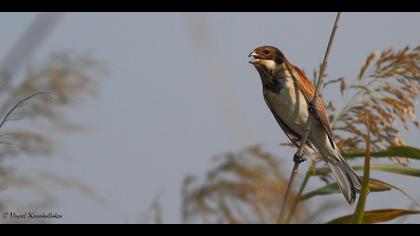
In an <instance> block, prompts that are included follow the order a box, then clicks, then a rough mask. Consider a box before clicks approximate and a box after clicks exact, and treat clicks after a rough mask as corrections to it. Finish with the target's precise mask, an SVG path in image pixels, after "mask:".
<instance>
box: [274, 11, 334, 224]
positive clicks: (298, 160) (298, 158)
mask: <svg viewBox="0 0 420 236" xmlns="http://www.w3.org/2000/svg"><path fill="white" fill-rule="evenodd" d="M340 15H341V12H337V16H336V18H335V22H334V26H333V29H332V31H331V35H330V38H329V40H328V46H327V50H326V51H325V55H324V60H323V62H322V66H321V69H320V72H319V74H318V80H317V84H316V89H315V94H314V96H313V98H312V101H311V103H312V104H314V103H315V102H316V99H317V98H318V94H319V89H320V87H321V84H322V82H323V77H324V73H325V69H326V67H327V61H328V56H329V54H330V49H331V46H332V43H333V41H334V37H335V32H336V30H337V27H338V22H339V20H340ZM312 117H313V116H308V120H307V121H306V125H305V133H304V135H303V137H302V140H301V143H300V146H299V148H298V150H297V151H296V153H295V155H294V158H293V161H294V163H295V164H294V166H293V170H292V174H291V176H290V179H289V184H288V185H287V190H286V194H285V195H284V199H283V203H282V207H281V210H280V214H279V217H278V219H277V223H279V224H280V223H282V222H283V216H284V211H285V206H286V203H287V198H288V196H289V192H290V189H291V186H292V185H293V181H294V179H295V177H296V174H297V173H298V171H299V165H300V163H301V162H302V156H303V149H304V146H305V144H306V140H307V139H308V136H309V131H310V127H311V123H312Z"/></svg>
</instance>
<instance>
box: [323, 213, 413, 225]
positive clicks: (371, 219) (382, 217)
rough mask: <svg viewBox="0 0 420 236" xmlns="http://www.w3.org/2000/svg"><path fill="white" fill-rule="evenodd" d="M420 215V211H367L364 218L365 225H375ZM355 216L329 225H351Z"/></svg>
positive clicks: (340, 219)
mask: <svg viewBox="0 0 420 236" xmlns="http://www.w3.org/2000/svg"><path fill="white" fill-rule="evenodd" d="M414 214H420V211H415V210H404V209H381V210H374V211H365V212H364V216H363V221H362V223H363V224H374V223H380V222H386V221H390V220H393V219H395V218H398V217H401V216H405V215H414ZM352 217H353V215H347V216H343V217H340V218H337V219H334V220H332V221H330V222H328V224H349V223H350V222H351V219H352Z"/></svg>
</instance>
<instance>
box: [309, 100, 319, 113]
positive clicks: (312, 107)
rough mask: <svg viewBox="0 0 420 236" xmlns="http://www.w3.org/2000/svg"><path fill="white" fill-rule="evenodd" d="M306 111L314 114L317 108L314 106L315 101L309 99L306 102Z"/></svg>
mask: <svg viewBox="0 0 420 236" xmlns="http://www.w3.org/2000/svg"><path fill="white" fill-rule="evenodd" d="M308 111H309V113H310V114H316V113H317V112H318V108H317V107H316V103H315V101H310V102H309V104H308Z"/></svg>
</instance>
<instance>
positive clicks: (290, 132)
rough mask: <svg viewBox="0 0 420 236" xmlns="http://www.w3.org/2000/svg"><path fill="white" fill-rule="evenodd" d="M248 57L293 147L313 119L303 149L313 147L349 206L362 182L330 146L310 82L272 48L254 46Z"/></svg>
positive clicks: (324, 116) (327, 125)
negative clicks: (326, 164) (325, 163)
mask: <svg viewBox="0 0 420 236" xmlns="http://www.w3.org/2000/svg"><path fill="white" fill-rule="evenodd" d="M248 57H250V58H251V59H250V61H249V63H251V64H253V65H254V66H255V68H256V69H257V71H258V73H259V75H260V77H261V82H262V88H263V95H264V100H265V102H266V104H267V106H268V108H269V109H270V110H271V112H272V113H273V115H274V117H275V119H276V120H277V122H278V124H279V125H280V127H281V129H282V130H283V131H284V132H285V133H286V135H287V137H288V138H289V139H290V140H291V142H292V143H293V144H294V145H296V146H300V142H301V137H302V136H303V135H304V133H305V124H306V121H307V119H308V116H309V115H310V116H313V117H312V118H313V119H312V120H313V122H312V123H311V127H310V132H309V136H308V140H307V142H306V145H305V149H306V150H314V149H313V147H314V146H315V148H316V150H318V151H319V153H320V154H321V156H322V158H323V159H324V160H325V161H326V162H327V163H328V165H329V167H330V169H331V171H332V173H333V175H334V176H335V178H336V180H337V183H338V186H339V187H340V189H341V191H342V193H343V195H344V197H345V198H346V200H347V201H348V202H349V203H350V204H353V203H354V201H355V199H356V192H360V188H361V182H362V179H361V177H360V176H359V175H358V174H357V173H356V172H355V171H354V170H353V169H352V168H351V167H350V165H349V163H348V162H347V161H346V160H345V159H344V158H343V157H342V155H341V154H340V150H339V149H338V147H337V145H336V144H335V143H334V140H333V135H332V132H331V128H330V123H329V121H328V116H327V113H326V111H325V108H324V104H323V101H322V99H321V98H320V97H318V98H317V99H316V102H315V103H314V104H312V103H311V102H312V98H313V96H314V94H315V88H314V86H313V85H312V83H311V81H309V80H308V78H307V77H306V76H305V74H304V73H303V72H302V71H301V70H300V69H299V68H298V67H297V66H295V65H292V64H291V63H290V62H289V61H288V60H287V59H286V57H285V56H284V55H283V53H282V52H281V51H280V50H279V49H277V48H275V47H272V46H262V47H258V48H256V49H255V50H254V51H252V52H251V53H250V54H249V56H248Z"/></svg>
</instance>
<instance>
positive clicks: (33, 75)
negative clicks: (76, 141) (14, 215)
mask: <svg viewBox="0 0 420 236" xmlns="http://www.w3.org/2000/svg"><path fill="white" fill-rule="evenodd" d="M103 72H104V70H103V69H102V67H101V66H100V64H99V63H98V62H97V61H96V60H94V59H92V58H90V57H88V56H74V55H71V54H69V53H57V54H54V55H52V56H51V57H50V58H48V60H47V62H46V63H45V65H38V66H32V67H30V68H28V69H26V70H25V72H24V75H23V78H22V79H20V80H18V79H15V78H11V79H10V80H8V86H4V87H0V97H1V99H0V114H1V116H0V120H4V122H2V123H1V129H0V180H1V184H2V185H3V184H4V185H5V187H7V188H8V189H7V191H4V193H6V192H7V193H8V192H9V191H10V192H22V191H25V192H27V191H29V193H28V194H27V195H28V196H33V198H32V200H31V199H26V200H25V201H27V202H15V201H13V198H7V197H3V198H2V201H1V202H0V211H5V210H7V209H12V208H13V209H26V211H27V210H28V209H38V208H39V209H45V208H48V207H51V206H52V205H53V204H54V202H55V201H54V196H53V194H51V191H52V189H53V188H54V186H56V187H58V186H64V187H68V188H73V189H77V190H78V191H79V192H80V193H82V194H85V195H87V196H90V197H92V198H94V199H96V200H97V201H98V202H99V203H104V200H103V199H102V198H101V197H100V196H99V195H98V194H97V193H95V192H94V191H93V189H92V188H91V187H90V186H87V185H85V184H83V183H81V182H80V181H78V180H77V179H75V178H67V177H62V176H60V175H58V174H55V173H46V172H39V173H32V174H31V173H25V174H24V173H22V172H20V171H19V170H16V169H15V168H14V167H13V161H9V162H8V165H7V167H6V166H5V164H4V161H5V160H6V159H11V158H12V157H13V158H20V157H22V156H27V157H31V156H39V157H48V156H51V155H52V154H53V153H54V151H55V150H54V142H53V137H52V136H50V134H48V133H46V132H45V130H47V129H48V128H59V129H61V130H63V129H64V130H65V131H72V130H76V129H79V128H80V126H79V125H77V124H74V123H72V122H71V121H69V120H67V119H66V118H65V116H64V113H63V112H64V111H65V110H64V109H65V108H69V107H71V106H73V105H76V104H78V103H79V102H83V101H84V100H85V99H87V98H90V97H92V96H93V95H95V92H96V87H97V79H96V78H97V76H98V75H100V74H102V73H103ZM0 79H2V78H0ZM16 121H20V122H16ZM21 123H23V124H22V125H21V126H20V125H19V124H21ZM19 126H20V127H19ZM48 180H50V181H48ZM40 182H42V183H46V182H49V183H50V184H49V185H48V186H49V187H48V188H46V186H44V185H40V184H39V183H40ZM18 223H24V222H18Z"/></svg>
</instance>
